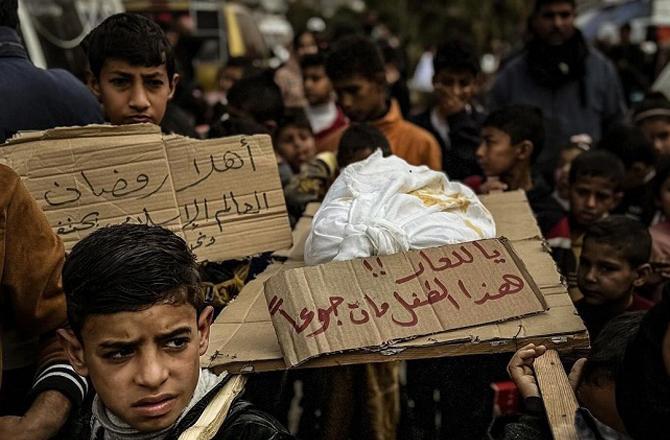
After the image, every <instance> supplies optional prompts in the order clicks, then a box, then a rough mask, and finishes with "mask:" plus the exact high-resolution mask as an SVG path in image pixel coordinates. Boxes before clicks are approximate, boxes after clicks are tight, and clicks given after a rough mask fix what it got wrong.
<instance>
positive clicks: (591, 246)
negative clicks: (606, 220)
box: [577, 238, 646, 305]
mask: <svg viewBox="0 0 670 440" xmlns="http://www.w3.org/2000/svg"><path fill="white" fill-rule="evenodd" d="M644 267H646V265H643V266H642V267H640V268H634V267H631V265H630V263H629V262H628V260H627V259H626V258H625V257H624V256H623V255H622V254H621V252H619V251H617V250H616V249H615V248H614V247H612V246H610V245H608V244H605V243H598V242H597V241H595V240H590V239H588V238H587V239H586V240H585V241H584V246H583V249H582V254H581V256H580V258H579V268H578V270H577V283H578V285H579V290H580V291H581V292H582V294H583V295H584V301H585V302H586V303H587V304H591V305H601V304H607V303H613V302H618V301H623V300H626V299H627V298H628V297H629V296H630V295H632V294H633V289H634V288H635V287H641V286H642V285H643V284H644V283H645V280H646V272H645V270H644Z"/></svg>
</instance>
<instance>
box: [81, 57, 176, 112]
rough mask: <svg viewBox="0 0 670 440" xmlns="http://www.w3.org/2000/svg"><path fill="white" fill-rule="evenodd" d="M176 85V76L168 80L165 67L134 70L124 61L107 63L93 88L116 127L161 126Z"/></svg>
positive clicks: (114, 60)
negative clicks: (142, 124)
mask: <svg viewBox="0 0 670 440" xmlns="http://www.w3.org/2000/svg"><path fill="white" fill-rule="evenodd" d="M177 81H178V75H177V74H175V75H174V76H173V77H172V78H169V77H168V73H167V68H166V67H165V64H162V65H160V66H151V67H146V66H133V65H130V64H129V63H128V62H127V61H124V60H118V59H108V60H107V61H105V64H103V66H102V69H101V70H100V77H99V78H93V79H92V85H91V86H92V89H93V93H94V94H95V95H96V96H97V97H98V100H99V101H100V102H101V103H102V105H103V107H104V109H105V115H106V116H107V119H108V120H109V122H111V123H112V124H113V125H124V124H136V123H140V122H151V123H153V124H156V125H160V123H161V121H162V120H163V116H164V115H165V109H166V108H167V103H168V101H169V100H170V99H171V98H172V95H173V94H174V88H175V86H176V84H177Z"/></svg>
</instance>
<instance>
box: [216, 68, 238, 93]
mask: <svg viewBox="0 0 670 440" xmlns="http://www.w3.org/2000/svg"><path fill="white" fill-rule="evenodd" d="M243 76H244V69H243V68H242V67H241V66H226V67H224V68H223V71H222V72H221V76H220V77H219V89H220V90H221V91H222V92H224V93H228V90H230V89H232V88H233V86H234V85H235V83H236V82H237V81H239V80H241V79H242V77H243Z"/></svg>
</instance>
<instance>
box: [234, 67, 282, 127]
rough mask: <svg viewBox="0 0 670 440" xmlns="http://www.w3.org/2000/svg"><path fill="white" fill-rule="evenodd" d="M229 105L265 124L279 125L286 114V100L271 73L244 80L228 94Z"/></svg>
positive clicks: (238, 82)
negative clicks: (272, 122) (273, 123)
mask: <svg viewBox="0 0 670 440" xmlns="http://www.w3.org/2000/svg"><path fill="white" fill-rule="evenodd" d="M227 98H228V105H229V106H231V107H234V108H235V109H237V110H240V111H242V112H243V113H245V114H247V115H248V116H250V117H252V118H253V119H254V121H256V122H258V123H260V124H263V123H265V122H267V121H274V122H275V123H279V121H280V120H281V118H282V115H283V113H284V99H283V98H282V94H281V90H280V89H279V86H277V84H276V83H275V82H274V79H273V78H272V75H271V73H270V72H262V73H260V74H258V75H253V76H249V77H246V78H242V79H240V80H239V81H237V82H236V83H235V85H233V87H231V89H230V90H229V91H228V94H227Z"/></svg>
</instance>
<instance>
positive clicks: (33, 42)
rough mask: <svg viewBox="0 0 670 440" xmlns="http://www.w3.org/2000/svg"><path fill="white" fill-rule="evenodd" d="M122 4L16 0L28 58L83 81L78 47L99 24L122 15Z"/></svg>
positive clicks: (117, 1)
mask: <svg viewBox="0 0 670 440" xmlns="http://www.w3.org/2000/svg"><path fill="white" fill-rule="evenodd" d="M123 10H124V8H123V4H122V3H121V0H19V20H20V32H21V35H22V37H23V41H24V44H25V46H26V50H27V51H28V56H29V57H30V59H31V60H32V62H33V63H34V64H35V65H36V66H38V67H42V68H54V67H59V68H63V69H66V70H69V71H70V72H72V73H74V74H75V75H76V76H78V77H79V78H82V79H83V78H84V77H85V70H84V69H85V66H86V61H85V57H84V53H83V51H82V50H81V49H80V48H79V43H81V40H83V39H84V37H85V36H86V35H87V34H88V33H89V32H90V30H91V29H93V28H94V27H95V26H97V25H98V24H99V23H100V22H101V21H103V20H104V19H105V18H107V17H109V16H110V15H113V14H116V13H118V12H123Z"/></svg>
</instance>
